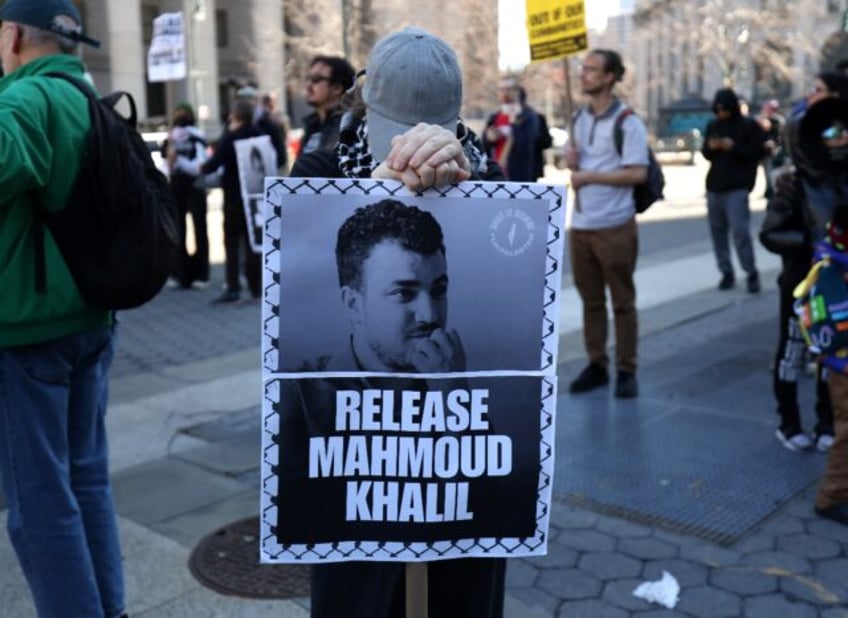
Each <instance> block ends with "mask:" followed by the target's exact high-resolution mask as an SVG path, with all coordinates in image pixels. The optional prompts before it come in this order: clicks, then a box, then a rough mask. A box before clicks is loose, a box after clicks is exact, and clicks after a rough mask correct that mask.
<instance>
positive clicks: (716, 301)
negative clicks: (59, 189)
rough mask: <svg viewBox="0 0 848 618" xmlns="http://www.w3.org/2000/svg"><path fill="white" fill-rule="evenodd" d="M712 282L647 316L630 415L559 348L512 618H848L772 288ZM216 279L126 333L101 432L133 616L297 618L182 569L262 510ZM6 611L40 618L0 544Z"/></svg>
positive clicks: (846, 568)
mask: <svg viewBox="0 0 848 618" xmlns="http://www.w3.org/2000/svg"><path fill="white" fill-rule="evenodd" d="M670 255H671V252H669V254H668V255H662V254H660V255H656V256H655V257H654V259H653V262H654V263H656V264H659V263H661V262H662V260H663V259H664V258H666V257H669V256H670ZM704 268H705V269H706V270H708V271H709V272H708V273H705V274H703V275H701V274H699V273H697V272H694V273H693V277H701V278H702V279H703V280H704V281H705V282H706V281H707V280H709V282H708V283H704V284H703V285H702V286H701V289H700V290H690V293H688V294H687V295H686V296H683V297H679V298H675V299H673V300H668V299H663V300H661V301H658V302H657V304H655V305H653V306H651V307H650V309H648V310H646V311H645V312H644V313H643V315H642V321H643V324H644V325H645V326H646V328H643V337H642V340H641V349H640V353H641V356H642V369H641V370H640V380H641V387H642V393H641V396H640V397H639V399H637V400H635V401H624V402H622V401H617V400H615V399H614V398H612V397H611V395H610V393H609V392H608V391H604V392H598V393H590V394H588V395H584V396H580V397H572V396H570V395H568V394H567V384H568V381H569V380H570V379H571V378H573V376H574V375H575V374H576V372H577V371H579V369H580V367H581V365H582V361H581V360H580V357H581V354H580V350H581V348H582V345H581V343H580V339H579V338H580V334H579V332H577V331H574V330H567V332H566V334H565V335H564V336H563V338H562V341H561V366H560V396H559V405H558V419H557V444H556V449H557V470H556V476H555V487H554V493H555V501H554V505H553V510H552V516H551V535H550V546H549V555H548V556H546V557H544V558H538V559H528V560H512V561H510V565H509V568H508V575H507V584H508V586H507V616H508V618H525V617H526V618H537V617H543V616H547V617H553V616H566V617H569V618H572V617H582V616H585V617H590V618H607V617H609V618H618V617H629V616H644V617H646V618H654V617H657V618H659V617H662V616H709V617H713V616H750V617H752V618H753V617H760V616H762V617H764V618H765V617H769V618H793V617H795V616H798V617H806V616H811V617H812V616H821V617H824V618H848V550H847V549H846V547H848V529H846V528H843V527H840V526H838V525H836V524H832V523H829V522H826V521H821V520H819V519H817V518H816V517H814V515H813V514H812V511H811V508H812V507H811V505H812V493H811V492H812V491H813V490H814V487H815V480H816V479H817V478H818V476H819V474H820V473H821V470H822V467H823V465H824V456H822V455H820V454H813V453H809V454H793V453H789V452H787V451H785V450H784V449H783V448H782V447H780V446H779V445H778V443H777V441H776V440H775V439H774V437H773V429H774V422H775V420H776V417H775V416H774V414H773V411H772V410H773V405H772V403H771V396H770V386H769V379H770V378H769V373H768V366H769V363H770V361H771V355H772V347H773V339H774V337H775V334H776V329H777V325H776V318H775V313H776V291H775V289H774V284H773V281H774V272H773V271H770V272H765V273H764V276H763V281H764V283H765V288H766V289H765V291H764V293H763V294H761V295H759V296H750V295H747V294H745V293H744V292H742V291H738V290H737V291H733V292H730V293H727V294H719V293H718V292H715V291H713V290H712V287H713V283H714V282H713V281H712V279H713V278H714V273H713V268H712V263H711V262H707V263H705V265H704ZM214 275H215V285H213V286H211V287H210V288H209V289H207V290H203V291H196V290H194V291H176V290H166V291H165V292H163V293H162V295H160V297H159V298H157V299H156V300H155V301H154V302H153V303H151V304H150V305H148V306H146V307H144V308H143V309H140V310H137V311H134V312H129V313H127V314H126V315H125V316H124V317H123V324H122V327H121V342H120V348H119V353H118V355H117V357H116V361H115V365H114V370H113V374H112V404H111V407H110V412H109V431H110V435H111V449H112V451H111V457H112V465H113V475H114V487H115V492H116V501H117V506H118V510H119V514H120V517H121V521H120V525H121V531H122V536H123V549H124V554H125V560H126V574H127V592H128V599H127V601H128V608H129V611H130V613H131V616H132V617H133V618H139V617H142V618H179V617H182V616H195V617H196V616H201V617H210V618H211V617H217V616H220V617H245V618H251V617H254V616H257V617H258V616H276V617H281V616H282V617H289V616H291V617H302V616H307V615H308V609H307V608H308V601H307V599H306V598H304V597H298V598H294V599H290V600H274V601H255V600H246V599H242V598H238V597H232V596H224V595H221V594H218V593H216V592H214V591H212V590H210V589H208V588H205V587H203V586H202V585H201V584H199V583H198V582H197V581H196V580H195V579H194V578H193V577H192V575H191V574H190V572H189V569H188V567H187V562H188V559H189V556H190V554H191V551H192V549H193V548H194V547H195V546H196V544H197V543H198V541H200V540H201V539H202V538H204V537H205V536H207V535H209V534H210V533H212V532H214V531H215V530H217V529H219V528H220V527H221V526H224V525H226V524H229V523H231V522H234V521H236V520H239V519H241V518H244V517H247V516H250V515H255V514H256V513H257V512H258V510H259V504H258V501H259V498H258V491H257V488H258V483H259V479H258V464H259V421H260V419H259V400H260V372H259V362H258V359H259V350H258V345H259V323H260V320H259V313H260V307H259V305H258V304H251V303H246V304H240V305H237V306H212V305H210V304H209V301H210V300H211V299H212V298H214V297H215V296H217V295H218V294H219V293H220V280H221V276H222V274H221V271H220V268H219V267H218V268H216V269H215V272H214ZM662 277H663V274H662V272H660V271H657V272H656V278H657V279H656V280H652V281H646V283H645V284H646V285H663V281H662ZM707 287H708V288H709V289H707ZM811 386H812V385H811V384H809V380H808V381H806V382H805V383H804V384H803V385H802V388H801V390H802V391H803V392H804V393H805V396H806V395H811V393H810V391H811V390H812V388H811ZM810 403H811V402H810V399H809V397H807V398H806V400H805V413H810V414H811V412H810V411H811V405H810ZM805 420H807V421H808V425H811V423H810V422H809V421H810V418H806V419H805ZM663 570H665V571H668V572H669V573H671V574H672V575H673V576H674V577H675V578H677V579H678V581H679V582H680V585H681V587H682V591H681V595H680V602H679V604H678V606H677V607H676V608H675V609H674V610H673V611H669V610H665V609H663V608H662V607H660V606H658V605H651V604H648V603H647V602H645V601H642V600H640V599H638V598H636V597H634V596H633V595H632V591H633V589H634V588H635V587H636V586H637V585H638V584H639V583H640V582H642V581H645V580H655V579H659V577H660V575H661V573H662V571H663ZM0 608H2V610H0V615H2V616H3V617H4V618H5V617H9V618H30V617H32V616H34V611H33V609H32V606H31V604H30V602H29V595H28V593H27V590H26V587H25V584H24V583H23V580H22V577H21V575H20V571H19V569H18V567H17V563H16V561H15V559H14V556H13V554H12V550H11V548H10V546H9V542H8V540H7V538H6V536H5V535H3V536H2V537H0Z"/></svg>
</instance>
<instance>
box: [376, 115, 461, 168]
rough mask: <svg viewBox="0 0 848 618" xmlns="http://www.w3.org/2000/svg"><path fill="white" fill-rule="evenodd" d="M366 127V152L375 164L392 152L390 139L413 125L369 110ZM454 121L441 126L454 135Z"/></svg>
mask: <svg viewBox="0 0 848 618" xmlns="http://www.w3.org/2000/svg"><path fill="white" fill-rule="evenodd" d="M365 118H366V122H367V127H368V150H369V151H370V152H371V156H372V157H374V160H375V162H377V163H382V162H383V161H385V160H386V157H388V156H389V152H391V150H392V138H393V137H395V136H396V135H403V134H404V133H406V132H407V131H409V130H410V129H411V128H412V127H413V126H414V125H409V124H404V123H402V122H397V121H395V120H392V119H390V118H386V117H385V116H383V115H381V114H379V113H377V112H375V111H374V110H372V109H369V110H368V111H367V112H366V115H365ZM456 122H457V121H456V120H453V121H452V122H448V123H444V124H441V125H440V126H442V127H444V128H445V129H447V130H448V131H450V132H451V133H452V134H454V135H456Z"/></svg>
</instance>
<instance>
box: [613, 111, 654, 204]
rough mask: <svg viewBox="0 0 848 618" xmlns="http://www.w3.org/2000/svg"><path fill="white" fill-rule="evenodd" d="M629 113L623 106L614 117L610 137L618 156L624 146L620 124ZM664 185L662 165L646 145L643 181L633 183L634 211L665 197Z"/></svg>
mask: <svg viewBox="0 0 848 618" xmlns="http://www.w3.org/2000/svg"><path fill="white" fill-rule="evenodd" d="M631 114H633V110H632V109H630V108H629V107H625V108H624V109H623V110H621V111H620V112H618V115H617V116H616V117H615V124H614V125H613V134H612V137H613V141H614V142H615V149H616V151H618V156H621V152H622V148H623V146H624V130H623V129H622V128H621V125H622V124H623V123H624V120H625V119H626V118H627V117H628V116H630V115H631ZM664 187H665V176H663V171H662V167H660V164H659V162H658V161H657V157H656V156H655V155H654V151H653V150H651V147H650V146H648V170H647V176H646V177H645V182H643V183H641V184H638V185H633V203H634V205H635V206H636V212H637V213H641V212H645V211H646V210H648V208H650V206H651V204H653V203H654V202H656V201H659V200H663V199H665V196H664V195H663V188H664Z"/></svg>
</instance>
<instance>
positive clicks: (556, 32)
mask: <svg viewBox="0 0 848 618" xmlns="http://www.w3.org/2000/svg"><path fill="white" fill-rule="evenodd" d="M527 36H528V39H529V40H530V60H532V61H533V62H537V61H540V60H554V59H556V58H565V57H566V56H570V55H572V54H576V53H578V52H581V51H585V50H586V49H588V41H587V38H586V13H585V10H584V6H583V0H527Z"/></svg>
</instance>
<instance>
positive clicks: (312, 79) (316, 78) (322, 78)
mask: <svg viewBox="0 0 848 618" xmlns="http://www.w3.org/2000/svg"><path fill="white" fill-rule="evenodd" d="M306 81H307V83H310V84H320V83H321V82H332V81H333V78H332V77H327V76H326V75H307V76H306Z"/></svg>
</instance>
